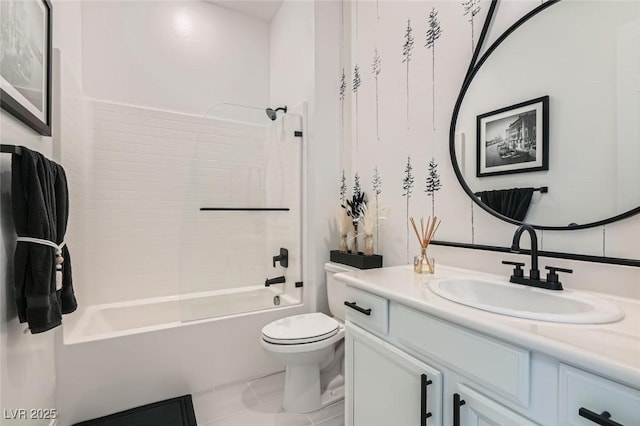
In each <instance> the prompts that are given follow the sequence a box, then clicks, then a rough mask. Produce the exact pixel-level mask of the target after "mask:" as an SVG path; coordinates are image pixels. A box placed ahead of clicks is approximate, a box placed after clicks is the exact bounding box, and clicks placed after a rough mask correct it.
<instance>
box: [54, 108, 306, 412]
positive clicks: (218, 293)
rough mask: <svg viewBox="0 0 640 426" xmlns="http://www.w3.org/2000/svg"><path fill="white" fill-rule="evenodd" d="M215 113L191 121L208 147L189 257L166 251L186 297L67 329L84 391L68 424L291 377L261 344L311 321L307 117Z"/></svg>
mask: <svg viewBox="0 0 640 426" xmlns="http://www.w3.org/2000/svg"><path fill="white" fill-rule="evenodd" d="M304 110H305V108H304V107H303V108H302V111H303V114H304ZM213 111H214V113H213V114H208V116H207V117H204V118H200V117H194V119H193V120H192V121H193V123H194V125H193V129H192V130H193V131H194V132H197V143H195V144H194V145H193V149H192V151H191V152H190V157H191V160H190V165H189V169H188V173H189V176H188V185H187V189H186V191H185V194H184V199H183V202H182V203H181V204H182V205H181V206H180V207H179V210H180V212H179V214H180V217H181V219H180V235H179V237H178V246H177V247H173V248H171V247H168V248H167V249H171V250H174V252H175V254H176V256H175V258H176V262H177V263H178V265H177V269H178V272H177V276H178V283H177V285H176V288H177V290H178V292H177V293H176V294H171V295H162V296H158V297H147V298H144V299H134V300H125V301H118V302H113V303H103V304H99V305H93V306H88V307H85V309H84V310H83V311H82V312H81V314H80V315H79V316H77V317H76V318H74V320H73V322H72V323H71V322H70V323H69V324H68V325H67V327H65V330H64V345H63V346H62V351H61V357H60V367H61V368H60V372H61V374H60V377H59V379H58V380H59V381H62V382H65V381H68V386H65V388H66V389H73V390H72V391H71V393H70V394H68V395H65V396H64V397H63V401H62V402H61V407H60V408H61V411H62V412H65V413H68V415H69V418H68V419H67V420H69V421H79V420H83V419H86V418H90V417H96V416H98V415H104V414H107V413H109V412H114V411H116V410H121V409H123V408H127V407H132V406H135V405H139V404H144V403H148V402H151V401H154V400H160V399H163V398H168V397H172V396H175V395H178V394H180V393H192V394H194V397H195V395H197V394H198V392H206V391H207V390H211V388H213V387H215V386H219V385H222V384H225V383H229V382H231V381H234V380H239V379H246V378H250V377H258V376H261V375H264V374H268V373H271V372H276V371H279V370H281V368H282V366H281V365H280V364H279V363H278V362H276V361H274V360H273V359H271V358H270V357H269V356H268V355H267V354H265V353H264V351H263V349H262V348H261V346H260V343H259V339H258V336H259V335H260V330H261V328H262V327H263V326H264V325H265V324H267V323H269V322H271V321H274V320H276V319H278V318H282V317H286V316H288V315H292V314H297V313H302V312H304V306H303V305H302V291H303V288H304V287H303V279H302V253H301V252H302V221H301V211H302V149H303V139H302V138H301V137H300V135H301V134H302V133H303V132H302V131H303V128H302V125H303V115H302V114H294V113H292V112H291V111H287V107H277V108H275V109H273V108H267V109H266V110H265V109H264V108H250V107H241V106H230V105H226V106H221V107H217V108H214V109H213ZM225 112H227V113H229V114H226V115H227V117H226V118H218V117H224V116H225V114H224V113H225ZM265 112H266V116H265ZM279 112H281V114H278V113H279ZM212 115H215V117H212ZM229 116H233V118H232V119H230V118H228V117H229ZM89 273H90V272H89ZM113 274H114V279H117V271H114V272H113ZM147 284H148V283H147ZM105 354H109V356H107V357H105ZM90 359H94V360H98V359H100V365H99V366H97V365H94V364H92V363H91V362H89V363H88V362H87V360H90ZM63 385H64V383H63ZM96 401H100V403H99V404H97V403H96Z"/></svg>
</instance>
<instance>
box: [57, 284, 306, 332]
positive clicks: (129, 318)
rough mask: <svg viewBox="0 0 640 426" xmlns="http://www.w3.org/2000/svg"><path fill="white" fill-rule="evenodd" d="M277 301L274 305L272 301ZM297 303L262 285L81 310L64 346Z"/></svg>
mask: <svg viewBox="0 0 640 426" xmlns="http://www.w3.org/2000/svg"><path fill="white" fill-rule="evenodd" d="M276 296H277V298H278V299H279V305H276V303H275V298H276ZM297 303H299V302H298V301H297V300H295V299H293V298H292V297H291V296H288V295H284V294H281V292H280V291H279V290H278V289H276V288H266V287H263V286H254V287H243V288H238V289H232V290H218V291H212V292H203V293H194V294H189V295H183V296H167V297H156V298H149V299H140V300H132V301H127V302H119V303H107V304H102V305H94V306H90V307H88V308H87V309H85V311H84V313H83V314H82V317H81V318H80V319H79V320H78V321H77V324H76V326H75V327H74V328H73V330H72V331H71V332H70V333H67V334H65V344H75V343H81V342H88V341H92V340H99V339H107V338H110V337H118V336H126V335H129V334H135V333H142V332H146V331H153V330H160V329H164V328H167V327H177V326H180V325H182V324H183V323H185V322H191V321H198V320H209V319H212V318H218V317H227V316H233V315H243V314H246V313H250V312H256V311H263V310H268V309H273V308H277V307H287V306H292V305H295V304H297Z"/></svg>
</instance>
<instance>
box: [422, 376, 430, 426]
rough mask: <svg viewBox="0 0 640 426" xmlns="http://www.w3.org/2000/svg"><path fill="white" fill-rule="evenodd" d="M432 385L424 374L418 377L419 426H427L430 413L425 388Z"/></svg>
mask: <svg viewBox="0 0 640 426" xmlns="http://www.w3.org/2000/svg"><path fill="white" fill-rule="evenodd" d="M431 383H433V382H432V381H431V380H429V379H428V378H427V375H426V374H423V375H422V376H420V426H427V419H428V418H429V417H431V412H430V411H429V409H428V406H427V396H428V394H427V386H429V385H430V384H431Z"/></svg>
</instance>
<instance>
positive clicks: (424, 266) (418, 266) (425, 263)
mask: <svg viewBox="0 0 640 426" xmlns="http://www.w3.org/2000/svg"><path fill="white" fill-rule="evenodd" d="M413 270H414V272H415V273H417V274H435V273H436V260H435V259H434V258H433V257H429V255H428V254H427V248H426V247H421V248H420V254H419V255H418V256H416V257H414V258H413Z"/></svg>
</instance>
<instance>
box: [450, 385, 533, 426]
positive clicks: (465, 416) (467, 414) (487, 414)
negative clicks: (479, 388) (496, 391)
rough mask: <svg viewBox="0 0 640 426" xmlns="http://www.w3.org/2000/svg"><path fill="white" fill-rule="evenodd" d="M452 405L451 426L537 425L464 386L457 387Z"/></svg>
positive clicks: (452, 398)
mask: <svg viewBox="0 0 640 426" xmlns="http://www.w3.org/2000/svg"><path fill="white" fill-rule="evenodd" d="M451 404H452V408H453V414H452V417H453V419H452V422H451V424H453V425H459V426H486V425H505V426H507V425H518V426H536V425H537V423H534V422H532V421H530V420H528V419H527V418H525V417H523V416H521V415H519V414H516V413H514V412H513V411H511V410H509V409H508V408H506V407H505V406H504V405H502V404H498V403H497V402H495V401H492V400H491V399H489V398H487V397H486V396H484V395H482V394H481V393H479V392H476V391H475V390H473V389H471V388H469V387H467V386H465V385H463V384H459V385H458V386H457V389H456V392H455V393H454V394H453V395H452V397H451Z"/></svg>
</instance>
